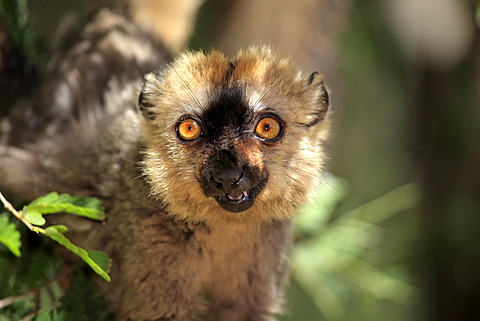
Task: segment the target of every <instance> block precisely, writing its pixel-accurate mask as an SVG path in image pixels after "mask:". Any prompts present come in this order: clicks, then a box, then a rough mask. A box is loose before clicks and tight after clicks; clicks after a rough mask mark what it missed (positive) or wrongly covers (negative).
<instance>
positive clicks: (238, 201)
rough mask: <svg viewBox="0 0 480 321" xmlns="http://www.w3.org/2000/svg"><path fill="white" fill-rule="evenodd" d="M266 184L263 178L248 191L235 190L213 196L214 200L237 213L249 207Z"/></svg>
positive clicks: (225, 208) (227, 209)
mask: <svg viewBox="0 0 480 321" xmlns="http://www.w3.org/2000/svg"><path fill="white" fill-rule="evenodd" d="M266 184H267V180H266V179H265V180H263V181H261V182H260V184H258V185H257V186H256V187H254V188H252V189H251V190H248V191H235V192H231V193H228V194H223V195H218V196H215V200H216V201H217V202H218V204H219V205H220V206H221V207H222V208H223V209H224V210H226V211H229V212H234V213H239V212H243V211H246V210H247V209H249V208H250V207H251V206H252V205H253V203H254V202H255V197H256V196H257V195H258V194H259V193H260V191H261V190H262V189H263V188H264V187H265V185H266Z"/></svg>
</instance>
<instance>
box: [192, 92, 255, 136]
mask: <svg viewBox="0 0 480 321" xmlns="http://www.w3.org/2000/svg"><path fill="white" fill-rule="evenodd" d="M244 98H245V97H244V91H243V88H241V87H239V86H233V87H228V88H219V89H218V94H217V95H216V97H215V98H214V99H213V100H212V102H211V103H210V105H209V106H208V108H207V109H206V110H205V111H204V112H203V114H202V115H201V119H202V120H203V125H204V129H205V132H206V139H207V140H208V141H210V142H214V141H216V140H217V139H218V138H219V137H221V135H222V134H224V133H225V129H226V128H228V129H231V130H234V131H235V132H238V133H240V132H241V131H242V130H243V128H244V127H245V126H246V125H247V124H248V123H249V122H250V121H251V120H252V118H253V112H252V111H251V109H250V108H249V107H248V105H247V103H246V102H245V99H244Z"/></svg>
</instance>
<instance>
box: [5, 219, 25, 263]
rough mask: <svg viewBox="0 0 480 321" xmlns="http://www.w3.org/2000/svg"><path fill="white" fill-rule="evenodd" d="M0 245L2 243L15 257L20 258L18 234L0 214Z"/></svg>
mask: <svg viewBox="0 0 480 321" xmlns="http://www.w3.org/2000/svg"><path fill="white" fill-rule="evenodd" d="M0 243H3V244H4V245H5V246H6V247H7V248H8V249H9V250H10V252H12V253H13V254H14V255H15V256H17V257H20V256H21V255H22V254H21V252H20V247H21V246H22V241H21V240H20V232H19V231H18V230H17V228H16V226H15V225H14V224H12V223H10V222H9V220H8V217H7V216H6V215H5V214H0Z"/></svg>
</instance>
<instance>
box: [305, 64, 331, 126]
mask: <svg viewBox="0 0 480 321" xmlns="http://www.w3.org/2000/svg"><path fill="white" fill-rule="evenodd" d="M307 84H308V86H310V87H311V90H313V92H314V96H313V100H314V101H313V103H314V106H315V107H316V108H315V112H314V114H313V115H312V116H313V120H312V121H311V122H310V123H308V126H309V127H310V126H314V125H316V124H317V123H318V122H320V121H322V120H324V119H325V116H326V114H327V112H328V108H329V106H330V100H329V96H328V91H327V89H326V87H325V83H324V81H323V76H322V75H320V74H319V73H318V72H316V71H315V72H313V73H312V74H311V75H310V77H309V78H308V83H307Z"/></svg>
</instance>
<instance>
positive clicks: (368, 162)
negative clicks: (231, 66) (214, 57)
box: [0, 0, 480, 321]
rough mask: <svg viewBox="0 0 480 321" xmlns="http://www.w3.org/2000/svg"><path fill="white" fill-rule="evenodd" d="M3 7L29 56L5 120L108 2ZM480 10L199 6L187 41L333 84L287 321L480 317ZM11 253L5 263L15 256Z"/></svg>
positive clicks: (442, 4)
mask: <svg viewBox="0 0 480 321" xmlns="http://www.w3.org/2000/svg"><path fill="white" fill-rule="evenodd" d="M172 1H173V0H172ZM191 1H196V2H198V5H200V2H201V1H197V0H191ZM112 2H115V1H111V0H110V1H101V3H112ZM0 3H1V5H2V6H1V7H0V8H1V9H2V11H1V12H0V13H2V20H3V27H2V28H3V29H2V28H0V30H6V29H7V28H9V29H10V32H11V33H13V34H14V35H15V36H14V39H13V41H12V42H13V44H14V45H15V46H16V47H17V49H18V50H19V52H26V56H25V57H23V58H21V59H20V58H17V60H16V62H15V63H16V64H13V65H12V64H5V61H6V60H5V57H7V55H6V54H5V53H4V52H3V53H2V54H3V56H0V62H4V64H3V65H0V72H1V73H0V77H2V78H0V90H2V92H0V98H1V99H0V107H1V108H2V110H1V113H0V115H2V114H5V113H6V112H7V111H8V109H10V108H11V106H12V105H13V102H14V101H15V100H16V99H17V98H18V97H20V96H21V95H22V94H24V92H25V91H26V90H27V89H28V88H29V87H30V86H33V84H34V83H35V79H37V74H38V73H39V72H40V71H39V70H41V64H42V61H44V59H45V58H44V57H45V55H46V52H47V51H48V50H47V48H49V47H50V43H51V41H52V39H53V38H54V35H55V30H56V29H57V28H58V26H59V25H61V23H62V21H65V18H66V17H69V18H72V17H73V18H75V17H78V16H84V15H86V14H87V13H88V12H89V11H90V10H92V8H94V7H96V6H98V5H99V2H98V1H80V0H75V1H68V2H67V1H63V0H50V1H48V2H47V1H41V0H30V1H26V0H23V1H22V0H18V1H14V0H0ZM47 3H48V5H47ZM479 7H480V2H479V1H475V0H402V1H399V0H350V1H348V0H296V1H292V0H207V1H206V2H205V3H203V4H202V5H201V7H200V12H199V14H198V17H197V20H196V21H195V22H194V24H193V25H194V27H191V30H189V33H190V34H191V38H190V41H189V43H188V47H189V48H193V49H205V50H208V49H210V48H212V47H216V48H219V49H222V50H224V51H225V52H226V53H227V54H233V53H234V52H235V51H237V50H238V49H239V48H241V47H244V46H247V45H250V44H264V43H268V44H272V45H274V46H275V47H277V48H279V50H280V51H282V52H283V53H284V54H286V55H289V56H291V57H292V59H293V60H294V61H295V63H296V64H297V65H298V66H299V67H301V68H302V69H305V70H306V71H319V72H321V73H324V75H325V78H326V83H327V84H329V87H330V90H331V97H332V102H333V110H334V113H335V134H334V138H333V140H332V143H331V146H330V149H331V159H330V173H328V174H326V177H325V183H324V184H323V185H322V186H320V188H319V193H318V197H317V198H316V200H315V202H314V203H312V204H310V205H308V206H307V207H306V208H305V210H304V213H303V214H302V215H300V216H299V218H298V222H297V229H296V232H295V240H296V242H295V249H294V251H293V258H292V265H293V267H292V283H291V286H290V289H289V293H288V310H289V312H288V314H287V315H286V316H284V317H282V320H284V321H287V320H288V321H322V320H352V321H363V320H365V321H372V320H389V321H396V320H398V321H406V320H420V321H423V320H425V321H426V320H439V321H443V320H445V321H453V320H458V321H477V320H480V33H479V30H480V29H479V26H480V8H479ZM15 8H16V9H15ZM1 26H2V25H0V27H1ZM5 26H6V27H5ZM189 28H190V27H189ZM1 35H2V33H1V32H0V36H1ZM3 39H5V38H3ZM2 41H5V40H2V37H0V43H1V42H2ZM12 50H13V49H12ZM9 52H11V50H10V51H9ZM16 57H21V55H16ZM22 59H24V60H22ZM9 66H10V67H9ZM12 66H13V67H12ZM15 66H22V68H21V69H18V68H17V67H15ZM5 255H6V254H4V253H2V256H1V257H2V258H3V262H4V265H5V264H7V263H8V262H12V261H10V260H7V259H5ZM5 262H7V263H5ZM8 264H10V263H8ZM11 264H14V263H11ZM0 294H1V290H0ZM1 314H2V310H0V317H1Z"/></svg>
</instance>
